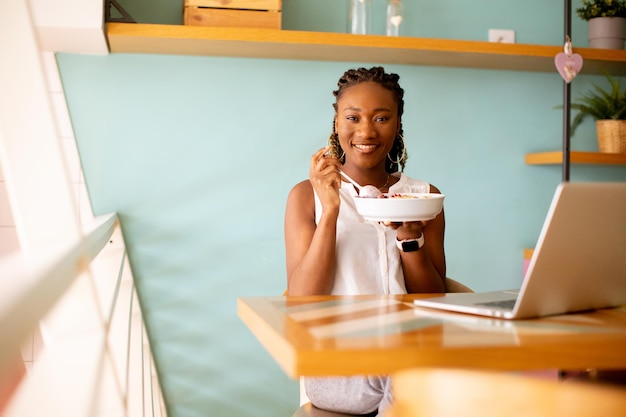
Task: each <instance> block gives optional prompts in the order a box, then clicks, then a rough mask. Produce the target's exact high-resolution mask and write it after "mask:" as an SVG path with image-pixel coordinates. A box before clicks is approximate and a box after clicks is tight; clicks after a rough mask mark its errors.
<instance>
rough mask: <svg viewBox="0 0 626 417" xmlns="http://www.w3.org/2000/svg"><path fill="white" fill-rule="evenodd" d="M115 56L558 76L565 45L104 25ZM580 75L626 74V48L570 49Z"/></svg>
mask: <svg viewBox="0 0 626 417" xmlns="http://www.w3.org/2000/svg"><path fill="white" fill-rule="evenodd" d="M107 36H108V42H109V47H110V50H111V52H112V53H149V54H175V55H208V56H230V57H245V58H276V59H302V60H316V61H338V62H376V63H381V64H384V63H388V64H408V65H433V66H444V67H463V68H483V69H495V70H518V71H539V72H556V70H555V68H554V57H555V56H556V54H557V53H559V52H562V51H563V47H562V46H545V45H524V44H503V43H493V42H479V41H463V40H450V39H430V38H409V37H390V36H379V35H352V34H346V33H327V32H302V31H291V30H277V29H252V28H249V29H248V28H218V27H200V26H184V25H153V24H139V23H113V22H110V23H108V24H107ZM575 52H576V53H579V54H581V55H582V56H583V58H584V60H585V61H584V66H583V71H582V73H583V74H601V73H602V72H603V71H608V72H609V73H610V74H612V75H626V51H616V50H607V49H588V48H575Z"/></svg>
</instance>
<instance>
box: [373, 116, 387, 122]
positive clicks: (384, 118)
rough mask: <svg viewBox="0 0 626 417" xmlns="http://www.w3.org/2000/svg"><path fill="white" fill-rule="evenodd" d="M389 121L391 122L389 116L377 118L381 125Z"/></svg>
mask: <svg viewBox="0 0 626 417" xmlns="http://www.w3.org/2000/svg"><path fill="white" fill-rule="evenodd" d="M387 120H389V117H387V116H379V117H377V118H376V121H377V122H381V123H382V122H386V121H387Z"/></svg>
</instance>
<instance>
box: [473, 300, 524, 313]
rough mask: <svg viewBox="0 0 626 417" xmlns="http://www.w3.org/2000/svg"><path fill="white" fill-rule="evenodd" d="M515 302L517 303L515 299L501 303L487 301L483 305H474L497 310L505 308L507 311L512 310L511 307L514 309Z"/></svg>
mask: <svg viewBox="0 0 626 417" xmlns="http://www.w3.org/2000/svg"><path fill="white" fill-rule="evenodd" d="M516 301H517V300H516V299H512V300H501V301H488V302H484V303H477V304H476V305H479V306H487V307H499V308H506V309H509V310H513V307H515V302H516Z"/></svg>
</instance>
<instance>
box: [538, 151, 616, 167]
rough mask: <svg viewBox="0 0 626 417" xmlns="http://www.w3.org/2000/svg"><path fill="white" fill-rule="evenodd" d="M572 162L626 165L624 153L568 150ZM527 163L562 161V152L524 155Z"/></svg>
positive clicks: (544, 163)
mask: <svg viewBox="0 0 626 417" xmlns="http://www.w3.org/2000/svg"><path fill="white" fill-rule="evenodd" d="M570 162H571V163H574V164H598V165H626V153H600V152H578V151H572V152H570ZM526 163H527V164H528V165H549V164H550V165H551V164H561V163H563V152H561V151H556V152H540V153H529V154H527V155H526Z"/></svg>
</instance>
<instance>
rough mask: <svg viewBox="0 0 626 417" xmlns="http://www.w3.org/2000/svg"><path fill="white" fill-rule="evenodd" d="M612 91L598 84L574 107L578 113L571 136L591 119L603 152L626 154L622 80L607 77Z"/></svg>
mask: <svg viewBox="0 0 626 417" xmlns="http://www.w3.org/2000/svg"><path fill="white" fill-rule="evenodd" d="M606 78H607V80H608V82H609V85H610V90H606V89H604V88H602V87H600V86H599V85H597V84H595V83H593V82H592V83H591V84H592V85H593V89H592V90H591V91H588V92H587V93H585V94H583V95H582V96H580V97H579V98H578V99H577V100H576V101H575V102H572V103H571V108H572V109H573V110H578V113H577V114H576V116H574V119H572V126H571V135H572V136H573V135H574V133H575V132H576V129H577V128H578V126H580V124H581V123H582V122H583V121H584V120H585V119H587V118H588V117H590V118H592V119H594V120H595V121H596V135H597V138H598V148H599V150H600V152H609V153H626V89H624V90H621V85H620V80H619V79H615V78H613V77H611V76H610V75H608V74H606Z"/></svg>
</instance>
